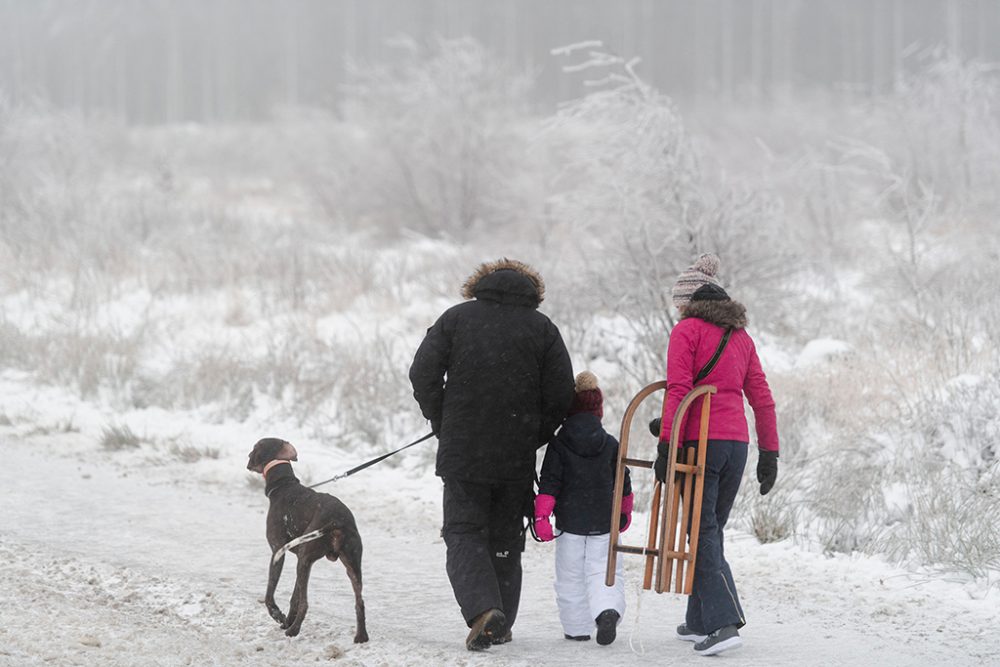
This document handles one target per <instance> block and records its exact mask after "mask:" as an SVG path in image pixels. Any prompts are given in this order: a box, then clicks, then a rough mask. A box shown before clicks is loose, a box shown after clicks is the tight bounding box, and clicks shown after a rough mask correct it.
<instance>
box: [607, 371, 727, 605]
mask: <svg viewBox="0 0 1000 667" xmlns="http://www.w3.org/2000/svg"><path fill="white" fill-rule="evenodd" d="M666 387H667V383H666V382H664V381H661V382H654V383H653V384H650V385H647V386H646V387H644V388H643V389H642V391H640V392H639V393H638V394H636V395H635V398H633V399H632V401H631V402H630V403H629V404H628V408H627V409H626V410H625V416H624V417H623V418H622V429H621V437H620V438H619V448H618V465H617V468H616V470H615V491H614V500H613V502H612V507H611V541H610V544H609V546H608V570H607V576H606V577H605V580H604V583H605V584H607V585H608V586H613V585H614V583H615V566H616V564H617V559H618V554H620V553H622V554H635V555H638V556H644V557H645V558H646V573H645V576H644V578H643V583H642V587H643V588H644V589H646V590H649V589H650V588H651V587H652V585H653V573H654V571H655V572H656V592H657V593H663V592H670V590H671V587H672V588H673V589H674V591H673V592H675V593H681V594H683V595H690V594H691V587H692V585H693V584H694V565H695V557H696V556H697V554H698V530H699V528H700V526H701V497H702V493H703V490H704V486H705V474H704V471H705V452H706V449H707V445H708V421H709V413H710V412H711V407H712V394H714V393H715V392H716V391H717V389H716V387H714V386H713V385H701V386H699V387H695V388H694V389H693V390H692V391H691V392H689V393H688V394H687V396H685V397H684V400H682V401H681V403H680V405H679V406H677V413H676V414H675V415H674V422H673V427H672V429H671V433H670V444H671V446H672V447H673V448H676V447H677V445H678V443H679V441H680V430H681V423H682V421H683V417H684V415H685V414H686V413H687V411H688V409H689V408H690V407H691V405H692V404H693V403H694V402H695V401H696V400H698V399H699V398H702V397H704V398H702V400H703V403H702V410H701V429H700V431H699V435H698V446H697V447H689V448H687V449H686V450H685V455H686V457H687V458H686V460H685V462H684V463H677V461H676V457H675V456H671V457H670V459H669V461H670V465H669V467H668V468H667V482H666V484H663V483H661V482H660V481H659V480H657V481H656V482H655V485H654V487H653V501H652V503H651V508H650V512H649V533H648V536H647V540H646V546H645V547H635V546H629V545H625V544H621V543H620V541H619V540H620V531H619V528H618V517H619V515H620V514H621V503H622V500H621V497H622V487H623V486H624V485H625V466H631V467H632V468H648V469H652V468H653V461H647V460H645V459H635V458H629V456H628V436H629V430H630V427H631V426H632V417H633V416H634V415H635V411H636V410H637V409H638V408H639V405H640V404H641V403H642V402H643V400H645V399H646V398H647V397H648V396H649V395H650V394H653V393H654V392H657V391H659V390H661V389H666ZM664 400H666V397H665V396H664ZM671 451H673V449H672V450H671ZM676 473H681V474H682V477H681V480H680V481H681V483H680V484H675V483H674V477H675V474H676ZM664 487H666V488H664ZM682 491H683V492H682ZM686 524H687V525H688V528H689V529H688V530H685V529H684V527H685V525H686ZM675 563H676V568H675V567H674V565H675ZM671 582H673V586H671Z"/></svg>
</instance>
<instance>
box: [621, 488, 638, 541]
mask: <svg viewBox="0 0 1000 667" xmlns="http://www.w3.org/2000/svg"><path fill="white" fill-rule="evenodd" d="M634 504H635V494H632V493H630V494H628V495H627V496H625V497H624V498H622V513H621V517H620V518H619V520H618V532H621V533H624V532H625V531H626V530H628V527H629V526H631V525H632V506H633V505H634Z"/></svg>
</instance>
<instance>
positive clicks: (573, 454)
mask: <svg viewBox="0 0 1000 667" xmlns="http://www.w3.org/2000/svg"><path fill="white" fill-rule="evenodd" d="M617 463H618V440H616V439H615V438H614V437H613V436H611V435H609V434H608V432H607V431H605V430H604V427H603V426H601V420H600V419H599V418H598V417H597V416H595V415H592V414H590V413H586V412H583V413H579V414H575V415H573V416H572V417H570V418H568V419H567V420H566V422H565V423H564V424H563V426H562V428H561V429H559V433H558V434H556V437H555V438H553V439H552V442H550V443H549V446H548V447H547V448H546V449H545V459H544V460H543V461H542V474H541V478H540V480H539V483H538V493H540V494H542V493H547V494H549V495H550V496H554V497H555V499H556V508H555V515H556V528H558V529H559V530H562V531H564V532H567V533H573V534H574V535H603V534H605V533H609V532H611V497H612V495H613V494H614V490H615V467H616V466H617ZM630 493H632V480H631V477H630V475H629V470H628V468H626V469H625V485H624V487H623V489H622V496H623V497H624V496H627V495H629V494H630Z"/></svg>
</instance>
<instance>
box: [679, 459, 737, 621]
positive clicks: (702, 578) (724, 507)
mask: <svg viewBox="0 0 1000 667" xmlns="http://www.w3.org/2000/svg"><path fill="white" fill-rule="evenodd" d="M746 464H747V443H745V442H739V441H736V440H709V441H708V449H707V451H706V453H705V489H704V494H703V495H702V501H701V528H700V532H699V535H698V558H697V560H696V561H695V568H694V586H693V587H692V589H691V595H690V597H688V605H687V615H686V617H685V623H686V625H687V627H688V629H689V630H691V631H692V632H697V633H698V634H703V635H707V634H710V633H712V632H714V631H716V630H718V629H719V628H722V627H725V626H727V625H735V626H736V627H738V628H741V627H743V626H744V625H746V620H745V618H744V616H743V607H742V606H740V598H739V596H738V595H737V594H736V584H735V583H734V582H733V573H732V571H731V570H730V569H729V563H727V562H726V557H725V553H724V548H723V529H724V528H725V527H726V522H727V521H728V520H729V511H730V510H731V509H732V508H733V501H734V500H736V492H737V491H739V490H740V481H741V480H742V479H743V469H744V468H745V467H746Z"/></svg>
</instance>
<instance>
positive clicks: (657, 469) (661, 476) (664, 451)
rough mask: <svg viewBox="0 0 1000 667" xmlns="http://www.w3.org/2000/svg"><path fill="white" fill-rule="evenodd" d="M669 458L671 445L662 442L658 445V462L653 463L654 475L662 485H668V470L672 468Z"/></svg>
mask: <svg viewBox="0 0 1000 667" xmlns="http://www.w3.org/2000/svg"><path fill="white" fill-rule="evenodd" d="M654 421H655V420H654ZM650 430H652V429H650ZM668 456H670V443H669V442H666V441H665V440H660V441H659V442H658V443H656V461H654V462H653V474H655V475H656V479H658V480H659V481H660V482H661V483H662V484H666V483H667V468H669V467H670V459H669V458H667V457H668Z"/></svg>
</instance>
